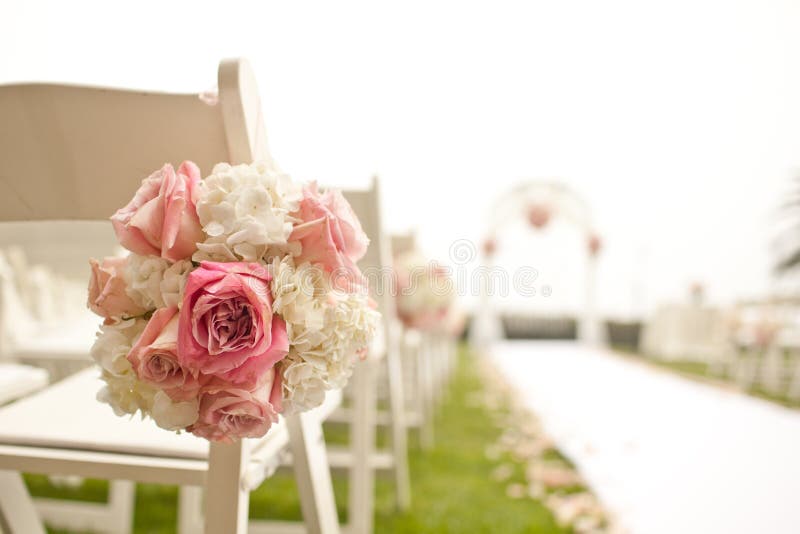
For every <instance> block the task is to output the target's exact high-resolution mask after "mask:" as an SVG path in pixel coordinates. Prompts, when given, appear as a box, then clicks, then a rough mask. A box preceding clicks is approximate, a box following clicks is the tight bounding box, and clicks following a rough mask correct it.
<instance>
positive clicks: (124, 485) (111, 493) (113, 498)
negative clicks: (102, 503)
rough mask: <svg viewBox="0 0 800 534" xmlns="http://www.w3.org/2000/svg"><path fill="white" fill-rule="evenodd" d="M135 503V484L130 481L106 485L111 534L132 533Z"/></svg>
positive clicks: (119, 481)
mask: <svg viewBox="0 0 800 534" xmlns="http://www.w3.org/2000/svg"><path fill="white" fill-rule="evenodd" d="M135 501H136V483H135V482H132V481H130V480H112V481H110V483H109V485H108V513H109V517H110V519H111V521H112V522H113V523H114V525H113V526H111V525H110V527H111V528H110V530H111V531H112V532H117V533H118V534H130V533H131V532H132V531H133V508H134V503H135Z"/></svg>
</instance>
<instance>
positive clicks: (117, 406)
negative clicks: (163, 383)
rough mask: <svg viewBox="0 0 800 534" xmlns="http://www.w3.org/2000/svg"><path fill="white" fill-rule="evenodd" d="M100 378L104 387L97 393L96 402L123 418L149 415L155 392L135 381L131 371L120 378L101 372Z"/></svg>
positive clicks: (150, 387) (153, 389)
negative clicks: (137, 413) (103, 382)
mask: <svg viewBox="0 0 800 534" xmlns="http://www.w3.org/2000/svg"><path fill="white" fill-rule="evenodd" d="M102 378H103V380H104V381H105V383H106V385H105V386H103V388H102V389H100V391H98V392H97V400H99V401H100V402H104V403H106V404H108V405H110V406H111V408H113V409H114V413H115V414H117V415H118V416H123V415H134V414H135V413H136V412H141V414H142V418H144V417H145V416H147V415H149V414H150V410H151V409H152V406H153V397H154V396H155V394H156V392H157V390H156V389H155V388H153V387H152V386H149V385H147V384H145V383H144V382H141V381H139V380H137V378H136V375H135V374H134V373H133V370H131V372H130V373H127V374H125V375H122V376H116V375H112V374H111V373H108V372H106V371H103V372H102Z"/></svg>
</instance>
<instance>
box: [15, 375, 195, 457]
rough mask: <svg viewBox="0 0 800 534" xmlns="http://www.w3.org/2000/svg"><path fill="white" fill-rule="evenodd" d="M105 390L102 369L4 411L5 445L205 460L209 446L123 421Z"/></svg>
mask: <svg viewBox="0 0 800 534" xmlns="http://www.w3.org/2000/svg"><path fill="white" fill-rule="evenodd" d="M102 386H103V381H102V380H100V377H99V371H98V370H97V369H96V368H89V369H85V370H83V371H81V372H79V373H77V374H75V375H73V376H71V377H69V378H67V379H65V380H63V381H61V382H59V383H57V384H54V385H53V386H51V387H49V388H47V389H45V390H42V391H40V392H38V393H36V394H34V395H31V396H29V397H27V398H25V399H22V400H20V401H18V402H16V403H14V404H11V405H9V406H7V407H4V408H2V409H0V443H2V444H6V445H26V446H34V447H48V448H65V449H78V450H89V451H99V452H115V453H127V454H137V455H146V456H166V457H172V458H194V459H203V458H205V457H206V456H207V455H208V442H207V441H206V440H204V439H201V438H197V437H195V436H193V435H192V434H187V433H183V434H180V435H179V434H176V433H172V432H168V431H166V430H163V429H161V428H159V427H157V426H156V424H155V423H154V422H153V421H152V420H151V419H145V420H142V419H141V418H140V417H138V416H134V417H117V416H116V415H114V412H113V411H112V410H111V407H110V406H108V405H107V404H103V403H101V402H98V401H97V400H96V398H95V394H96V393H97V391H99V390H100V388H101V387H102Z"/></svg>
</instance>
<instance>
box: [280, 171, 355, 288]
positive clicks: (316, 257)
mask: <svg viewBox="0 0 800 534" xmlns="http://www.w3.org/2000/svg"><path fill="white" fill-rule="evenodd" d="M293 215H294V216H295V217H297V218H298V219H300V221H301V222H300V223H298V224H297V226H296V227H295V229H294V231H293V232H292V234H291V235H290V236H289V240H290V241H298V242H299V243H300V245H301V247H302V250H301V253H300V255H299V256H298V257H297V258H296V261H297V263H298V264H299V263H302V262H305V261H307V262H309V263H312V264H316V265H319V266H321V267H322V268H323V269H325V271H327V272H329V273H333V275H334V276H333V283H334V285H335V287H336V288H337V289H341V290H348V291H349V290H353V289H354V288H355V289H360V288H361V287H362V286H363V285H364V278H363V276H362V274H361V271H360V270H359V268H358V266H357V265H356V262H357V261H358V260H360V259H361V258H362V257H363V256H364V254H366V252H367V247H368V246H369V238H368V237H367V234H365V233H364V230H362V229H361V223H360V222H359V221H358V217H356V214H355V213H354V212H353V209H352V208H351V207H350V204H349V203H348V202H347V200H346V199H345V198H344V197H343V196H342V194H341V192H339V191H335V190H329V191H326V192H325V193H324V194H320V193H319V191H318V189H317V184H316V183H311V184H308V185H306V186H305V187H304V188H303V199H302V200H301V201H300V209H299V210H298V211H297V213H295V214H293Z"/></svg>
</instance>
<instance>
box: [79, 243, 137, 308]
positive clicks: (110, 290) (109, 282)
mask: <svg viewBox="0 0 800 534" xmlns="http://www.w3.org/2000/svg"><path fill="white" fill-rule="evenodd" d="M127 263H128V258H104V259H103V262H102V263H100V262H98V261H97V260H95V259H91V260H89V265H90V266H91V267H92V274H91V277H90V278H89V300H88V302H87V305H88V306H89V309H90V310H92V311H93V312H94V313H96V314H97V315H99V316H101V317H105V318H109V317H122V316H124V315H125V316H134V315H141V314H143V313H144V312H145V311H147V310H145V309H144V308H142V307H141V306H139V305H138V304H136V302H134V301H133V299H131V298H130V297H129V296H128V294H127V293H126V292H125V288H126V287H127V284H126V283H125V279H124V278H123V276H122V272H123V271H124V270H125V265H126V264H127Z"/></svg>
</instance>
